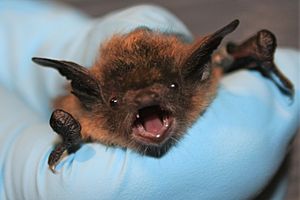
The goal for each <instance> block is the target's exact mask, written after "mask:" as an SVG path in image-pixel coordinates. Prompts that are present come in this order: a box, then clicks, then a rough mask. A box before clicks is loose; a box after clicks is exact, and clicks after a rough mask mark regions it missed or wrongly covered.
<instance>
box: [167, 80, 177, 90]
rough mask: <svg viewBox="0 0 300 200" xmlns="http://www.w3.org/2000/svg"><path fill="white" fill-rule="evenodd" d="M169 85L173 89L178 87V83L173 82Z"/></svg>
mask: <svg viewBox="0 0 300 200" xmlns="http://www.w3.org/2000/svg"><path fill="white" fill-rule="evenodd" d="M169 87H170V88H171V89H172V90H174V89H177V88H178V84H177V83H175V82H174V83H171V84H170V85H169Z"/></svg>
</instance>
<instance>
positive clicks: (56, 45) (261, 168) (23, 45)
mask: <svg viewBox="0 0 300 200" xmlns="http://www.w3.org/2000/svg"><path fill="white" fill-rule="evenodd" d="M166 24H168V26H166ZM141 25H144V26H148V27H150V28H152V29H158V30H168V31H175V32H179V33H182V34H185V35H186V36H187V37H191V36H190V34H189V32H188V30H187V29H186V28H185V27H184V25H183V24H182V23H181V22H180V21H179V20H178V19H176V18H175V17H174V16H172V15H171V14H170V13H168V12H166V11H165V10H162V9H161V8H158V7H151V6H139V7H134V8H130V9H128V10H125V11H120V12H115V13H113V14H110V15H108V16H105V17H103V18H100V19H95V20H93V19H89V18H88V17H86V16H84V15H82V14H80V13H78V12H76V11H74V10H72V9H69V8H66V7H64V6H60V5H59V6H58V5H53V4H51V3H38V2H34V1H28V2H27V1H18V2H13V1H2V2H0V44H1V45H0V83H1V86H0V106H1V108H0V109H1V113H0V166H1V170H0V199H30V200H31V199H248V198H251V197H253V196H255V195H256V194H257V193H259V192H260V191H261V190H262V189H263V187H265V185H266V184H267V183H268V182H269V181H270V179H271V178H272V177H273V175H274V173H275V172H276V171H277V169H278V167H279V166H280V164H281V162H282V160H283V159H284V157H285V155H286V153H287V150H288V146H289V144H290V142H291V140H292V138H293V136H294V133H295V132H296V129H297V128H298V126H299V125H298V124H299V110H300V109H299V98H300V95H299V87H300V85H299V77H300V75H299V65H300V64H299V52H296V51H292V50H287V49H280V50H278V51H277V53H276V57H275V60H276V63H277V64H278V65H279V66H280V67H281V69H282V71H283V72H284V73H285V74H286V75H287V76H288V77H289V78H290V80H291V81H292V82H293V83H294V84H295V87H296V95H295V99H294V103H293V104H290V103H289V101H288V99H286V97H285V96H284V95H282V94H281V93H280V92H279V90H278V89H277V88H276V87H275V86H274V84H273V83H272V82H270V81H269V80H267V79H265V78H262V77H261V75H259V74H258V73H256V72H249V71H240V72H237V73H234V74H232V75H229V76H227V77H226V78H224V79H223V80H222V83H221V86H220V89H219V92H218V96H217V98H216V100H215V101H214V102H213V104H212V105H211V106H210V107H209V109H208V111H207V112H206V113H205V115H204V116H203V117H202V118H201V119H200V120H198V122H197V123H196V124H195V125H194V126H193V127H192V128H191V129H190V130H189V131H188V134H187V136H186V137H185V138H184V139H182V140H181V141H180V143H179V144H178V145H177V146H176V147H174V148H172V149H171V150H170V151H169V152H168V153H167V154H166V155H165V156H164V157H162V158H160V159H156V158H151V157H145V156H144V157H143V156H140V155H139V154H136V153H135V152H132V151H131V150H129V149H127V150H124V149H120V148H112V147H109V148H107V147H106V146H104V145H101V144H96V143H91V144H85V145H84V146H83V147H82V148H81V149H79V150H78V151H77V152H76V153H75V154H71V155H70V156H68V157H67V158H66V159H65V160H63V161H62V162H61V163H60V164H59V166H58V170H59V171H60V173H59V174H53V173H52V172H51V171H50V170H49V169H48V165H47V159H48V156H49V154H50V152H51V150H52V149H53V146H54V144H55V142H56V141H57V136H56V135H55V134H54V133H53V131H52V130H51V128H50V127H49V125H48V119H49V116H50V112H51V109H50V106H49V104H50V101H51V99H52V98H53V97H55V96H56V95H58V94H60V93H62V92H63V89H62V88H63V83H65V80H64V78H62V77H61V76H60V75H59V74H58V73H57V72H56V71H54V70H51V69H45V68H41V67H38V66H36V65H34V64H33V63H32V62H31V57H33V56H41V57H53V58H56V59H65V60H72V61H75V62H78V63H80V64H82V65H84V66H90V65H91V64H92V63H93V61H94V59H95V55H96V53H97V49H98V47H99V44H100V43H101V42H102V41H103V40H105V39H106V38H108V37H109V36H110V35H111V34H112V33H115V32H128V31H130V30H132V29H134V28H135V27H138V26H141ZM279 189H280V188H279ZM278 191H279V192H278ZM277 194H279V195H277V196H276V193H275V194H274V196H273V199H280V198H281V197H282V194H283V193H280V190H277Z"/></svg>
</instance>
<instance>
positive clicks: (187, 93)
mask: <svg viewBox="0 0 300 200" xmlns="http://www.w3.org/2000/svg"><path fill="white" fill-rule="evenodd" d="M237 25H238V21H233V22H232V23H231V24H229V25H227V26H225V27H224V28H222V29H220V30H219V31H217V32H215V33H214V34H212V35H209V36H206V37H204V38H202V39H201V40H199V41H196V42H195V43H193V44H185V43H183V42H182V41H181V40H180V39H178V38H177V37H176V36H174V35H167V34H163V33H158V32H155V31H151V30H148V29H136V30H135V31H133V32H131V33H129V34H125V35H115V36H113V37H112V38H111V39H110V40H109V41H107V42H106V43H105V44H104V45H103V46H102V47H101V49H100V55H99V57H98V59H97V61H96V62H95V64H94V66H93V67H92V68H91V69H89V70H88V69H86V68H84V67H81V66H79V65H77V64H75V63H71V62H67V61H56V60H50V59H39V58H36V59H33V60H34V61H35V62H37V63H39V64H41V65H44V66H50V67H54V68H56V69H57V70H58V71H59V72H60V73H61V74H62V75H64V76H66V77H67V78H68V79H70V80H71V87H72V93H73V95H68V96H66V97H64V98H61V99H60V102H58V105H59V107H60V108H61V109H65V110H67V111H68V112H70V113H71V114H72V115H74V117H75V118H77V119H78V121H79V122H80V123H81V125H82V131H83V133H82V135H83V136H84V137H86V138H90V139H92V140H97V141H100V142H103V143H106V144H114V145H119V146H123V147H129V148H132V149H134V150H136V151H138V152H140V153H142V154H147V155H151V156H161V155H163V154H164V153H165V152H166V151H167V150H168V149H169V147H171V146H172V145H174V144H176V142H177V141H178V140H179V139H180V138H181V137H182V136H183V135H184V133H185V132H186V130H187V128H188V127H189V126H191V125H192V124H193V122H194V121H195V120H196V119H197V118H198V117H199V116H200V115H201V114H202V113H203V112H204V111H205V109H206V108H207V106H208V105H209V104H210V103H211V101H212V100H213V97H214V94H215V91H216V88H217V80H216V78H215V75H214V73H213V70H212V67H211V64H210V57H211V54H212V52H213V51H214V50H215V49H216V48H217V46H218V45H219V43H220V42H221V40H222V39H223V37H224V36H225V35H226V34H228V33H230V32H232V31H233V30H234V29H235V28H236V27H237Z"/></svg>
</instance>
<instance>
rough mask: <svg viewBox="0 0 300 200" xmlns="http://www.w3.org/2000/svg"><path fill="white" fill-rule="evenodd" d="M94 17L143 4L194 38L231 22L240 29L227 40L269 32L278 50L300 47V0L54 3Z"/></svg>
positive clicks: (74, 0) (81, 0)
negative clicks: (166, 13) (168, 14)
mask: <svg viewBox="0 0 300 200" xmlns="http://www.w3.org/2000/svg"><path fill="white" fill-rule="evenodd" d="M56 1H60V2H64V3H67V4H69V5H72V6H74V7H77V8H79V9H80V10H82V11H83V12H85V13H87V14H89V15H90V16H93V17H99V16H102V15H104V14H106V13H108V12H110V11H113V10H116V9H120V8H124V7H128V6H132V5H136V4H142V3H148V4H156V5H161V6H163V7H165V8H167V9H169V10H170V11H172V12H173V13H174V14H175V15H177V16H178V17H179V18H180V19H181V20H182V21H183V22H184V23H185V24H186V25H187V27H188V28H189V29H190V30H191V31H192V33H194V35H203V34H206V33H210V32H212V31H215V30H216V28H219V27H221V26H223V25H225V24H227V23H228V22H230V21H231V20H233V19H236V18H237V19H240V21H241V24H240V26H239V28H238V29H237V30H236V31H235V32H234V33H233V34H231V35H230V36H229V37H228V38H229V39H232V38H233V39H234V40H242V39H244V38H246V37H248V36H250V35H252V34H253V33H255V32H257V31H258V30H260V29H269V30H271V31H272V32H273V33H275V35H276V36H277V38H278V44H279V45H280V46H289V47H293V48H298V49H299V47H300V42H299V2H300V1H299V0H287V1H283V0H251V1H249V0H161V1H159V0H152V1H145V0H141V1H137V0H110V1H107V0H106V1H104V0H56Z"/></svg>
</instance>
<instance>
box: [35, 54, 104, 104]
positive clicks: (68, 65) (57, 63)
mask: <svg viewBox="0 0 300 200" xmlns="http://www.w3.org/2000/svg"><path fill="white" fill-rule="evenodd" d="M32 61H33V62H35V63H37V64H39V65H42V66H45V67H52V68H54V69H57V70H58V71H59V73H60V74H61V75H63V76H65V77H66V78H67V79H68V80H71V86H72V93H73V94H74V95H75V96H77V97H78V98H79V100H80V101H81V102H82V103H84V104H85V103H88V102H91V101H95V100H97V99H98V100H99V99H102V95H101V94H102V93H101V89H100V85H99V84H98V82H97V81H96V79H95V78H94V77H93V76H92V75H91V74H90V72H89V71H88V70H87V69H86V68H85V67H82V66H80V65H78V64H76V63H73V62H69V61H62V60H53V59H48V58H37V57H34V58H32Z"/></svg>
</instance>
